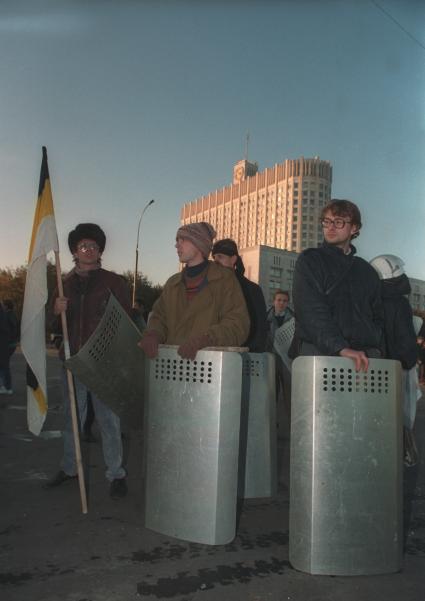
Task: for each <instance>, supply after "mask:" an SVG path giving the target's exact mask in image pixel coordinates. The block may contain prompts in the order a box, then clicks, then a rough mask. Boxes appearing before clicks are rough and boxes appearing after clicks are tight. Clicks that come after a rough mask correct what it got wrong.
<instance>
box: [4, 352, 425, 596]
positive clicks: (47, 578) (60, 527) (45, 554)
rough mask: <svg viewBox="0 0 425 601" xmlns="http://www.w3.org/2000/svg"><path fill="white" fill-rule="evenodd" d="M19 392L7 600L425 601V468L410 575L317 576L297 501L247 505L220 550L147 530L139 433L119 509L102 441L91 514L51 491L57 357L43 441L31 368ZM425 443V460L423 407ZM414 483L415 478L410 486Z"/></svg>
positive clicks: (406, 571) (89, 450) (14, 405)
mask: <svg viewBox="0 0 425 601" xmlns="http://www.w3.org/2000/svg"><path fill="white" fill-rule="evenodd" d="M13 369H14V373H15V374H16V375H15V391H16V392H15V394H14V395H13V396H10V397H0V452H1V456H2V472H1V489H0V509H1V511H0V598H1V599H2V600H3V601H24V600H25V601H26V600H29V599H31V600H32V601H59V600H60V601H130V600H132V599H143V601H151V600H156V599H170V600H171V601H235V600H238V601H239V600H241V601H284V600H285V601H286V600H291V601H325V600H326V601H337V600H338V601H339V600H341V601H342V600H344V601H351V600H352V601H354V600H355V601H363V600H371V601H384V600H385V601H423V600H424V599H425V465H424V463H423V462H422V463H421V465H420V470H419V474H418V479H417V482H416V483H413V484H412V483H411V488H412V490H414V496H413V502H412V511H413V514H412V520H411V523H410V529H409V536H408V541H407V549H406V553H405V557H404V567H403V570H402V572H400V573H398V574H389V575H384V576H373V577H372V576H371V577H354V578H341V577H325V576H321V577H317V576H310V575H307V574H303V573H300V572H297V571H295V570H294V569H292V568H291V566H290V564H289V562H288V493H287V490H286V489H285V488H284V487H282V489H281V490H280V491H279V494H278V496H277V498H276V499H274V500H265V501H264V500H263V501H249V502H246V503H245V505H244V508H243V512H242V517H241V521H240V525H239V529H238V534H237V537H236V539H235V541H234V542H233V543H231V544H228V545H225V546H219V547H209V546H204V545H200V544H191V543H187V542H184V541H180V540H176V539H171V538H167V537H165V536H161V535H159V534H157V533H155V532H151V531H149V530H146V529H145V528H144V527H143V519H142V482H141V477H140V471H141V469H140V465H141V434H140V432H133V433H132V435H131V439H130V441H129V447H128V449H127V450H128V465H129V495H128V497H127V498H126V499H124V500H120V501H113V500H111V499H110V498H109V495H108V486H107V483H106V481H105V480H104V477H103V459H102V456H101V449H100V444H99V443H90V444H85V445H84V449H83V452H84V455H85V460H86V464H87V465H89V466H90V468H89V486H90V487H89V513H88V515H83V514H82V513H81V510H80V501H79V494H78V486H77V485H76V483H75V482H69V483H66V484H64V485H63V486H62V487H60V488H58V489H56V490H50V491H46V490H44V489H43V488H42V483H43V481H44V480H45V479H46V478H47V477H48V476H50V475H51V474H52V473H54V472H55V471H56V470H57V467H58V462H59V460H60V456H61V439H60V438H59V437H55V436H56V435H58V434H59V432H58V431H59V429H60V424H61V414H60V382H59V364H58V361H57V359H55V358H53V357H49V361H48V376H49V390H50V409H49V416H48V420H47V423H46V426H45V431H46V434H45V438H43V437H40V438H35V437H33V436H32V435H31V434H29V433H28V431H27V428H26V413H25V393H24V390H25V387H24V365H23V360H22V356H21V355H19V354H17V355H16V356H15V357H14V359H13ZM424 409H425V408H424V405H423V404H422V403H421V407H420V411H421V413H420V415H419V418H418V430H419V432H418V434H419V437H420V444H421V446H422V447H423V448H424V455H425V410H424ZM412 477H413V476H412V475H410V478H412Z"/></svg>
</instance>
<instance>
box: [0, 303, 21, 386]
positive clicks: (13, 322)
mask: <svg viewBox="0 0 425 601" xmlns="http://www.w3.org/2000/svg"><path fill="white" fill-rule="evenodd" d="M3 310H4V318H5V321H6V328H7V334H6V342H7V350H6V352H5V357H4V359H3V360H2V361H1V367H0V384H1V383H2V385H1V386H0V394H13V389H12V374H11V371H10V359H11V357H12V355H13V353H14V352H15V350H16V347H17V345H18V342H19V324H18V319H17V317H16V315H15V313H14V311H13V302H12V301H11V300H9V299H5V300H4V301H3ZM2 344H4V342H3V343H2Z"/></svg>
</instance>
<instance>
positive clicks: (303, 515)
mask: <svg viewBox="0 0 425 601" xmlns="http://www.w3.org/2000/svg"><path fill="white" fill-rule="evenodd" d="M400 380H401V375H400V364H399V363H398V362H397V361H388V360H382V359H370V360H369V369H368V371H367V372H366V373H363V372H358V373H357V372H356V371H355V370H354V364H353V362H352V361H351V360H349V359H343V358H336V357H298V358H297V359H296V360H295V361H294V363H293V367H292V420H291V486H290V523H289V528H290V530H289V559H290V561H291V563H292V565H293V566H294V567H295V568H296V569H298V570H301V571H303V572H308V573H310V574H333V575H347V576H354V575H360V574H363V575H366V574H381V573H389V572H397V571H398V570H399V569H400V567H401V559H402V411H401V401H400V390H401V389H400Z"/></svg>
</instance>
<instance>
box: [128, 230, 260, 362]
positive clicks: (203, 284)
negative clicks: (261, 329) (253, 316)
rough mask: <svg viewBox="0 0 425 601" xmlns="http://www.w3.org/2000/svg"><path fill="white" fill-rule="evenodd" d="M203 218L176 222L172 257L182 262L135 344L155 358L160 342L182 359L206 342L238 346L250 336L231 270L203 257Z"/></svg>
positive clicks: (206, 237) (207, 240)
mask: <svg viewBox="0 0 425 601" xmlns="http://www.w3.org/2000/svg"><path fill="white" fill-rule="evenodd" d="M215 235H216V234H215V231H214V228H213V227H212V226H211V225H210V224H209V223H206V222H199V223H191V224H188V225H183V226H181V227H180V228H179V229H178V231H177V235H176V245H175V246H176V249H177V255H178V257H179V260H180V262H181V263H183V264H184V265H185V267H184V269H183V270H182V272H180V273H176V274H175V275H173V276H171V278H169V279H168V281H167V282H166V283H165V286H164V289H163V291H162V293H161V296H160V297H159V298H158V299H157V301H156V302H155V304H154V306H153V309H152V312H151V314H150V316H149V321H148V325H147V328H146V330H145V332H144V335H143V338H142V339H141V341H140V342H139V346H140V348H142V349H143V351H144V352H145V354H146V355H147V356H148V357H150V358H154V357H156V356H157V354H158V345H159V344H174V345H178V351H177V352H178V354H179V355H180V356H181V357H183V358H184V359H195V357H196V354H197V352H198V351H199V350H200V349H203V348H205V347H209V346H221V347H226V346H241V344H242V343H243V342H244V341H245V340H246V339H247V337H248V334H249V326H250V323H249V315H248V311H247V308H246V304H245V300H244V297H243V294H242V290H241V287H240V285H239V283H238V280H237V279H236V278H235V276H234V274H233V273H232V272H231V271H230V270H229V269H225V268H223V267H222V266H221V265H217V263H215V262H212V261H209V260H208V257H209V254H210V252H211V249H212V246H213V239H214V237H215Z"/></svg>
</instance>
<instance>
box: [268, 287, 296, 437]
mask: <svg viewBox="0 0 425 601" xmlns="http://www.w3.org/2000/svg"><path fill="white" fill-rule="evenodd" d="M291 319H294V312H293V311H292V309H291V308H290V307H289V292H288V291H287V290H281V289H280V288H278V289H277V290H275V292H274V295H273V304H272V306H271V307H270V309H269V310H268V311H267V321H266V323H267V342H266V349H267V351H269V352H270V353H274V356H275V362H276V370H275V373H276V401H277V423H278V431H279V438H284V439H287V440H288V441H289V429H290V427H289V424H290V421H291V372H290V370H289V368H288V367H287V366H286V365H285V363H284V362H283V360H282V357H281V356H280V354H279V353H277V352H276V350H275V348H274V340H275V336H276V332H277V331H278V330H279V329H280V328H281V327H282V326H283V325H284V324H285V323H287V322H288V321H290V320H291Z"/></svg>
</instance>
